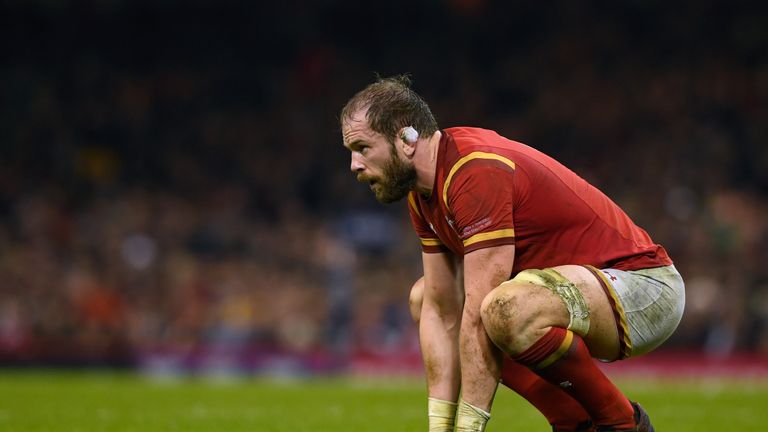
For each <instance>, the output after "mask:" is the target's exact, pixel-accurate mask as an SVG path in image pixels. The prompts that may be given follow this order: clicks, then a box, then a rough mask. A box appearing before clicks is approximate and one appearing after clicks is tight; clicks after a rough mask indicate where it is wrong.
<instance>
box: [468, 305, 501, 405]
mask: <svg viewBox="0 0 768 432" xmlns="http://www.w3.org/2000/svg"><path fill="white" fill-rule="evenodd" d="M501 358H502V357H501V351H500V350H499V349H498V348H497V347H496V346H495V345H494V344H493V342H491V340H490V339H489V338H488V336H487V334H486V333H485V328H484V327H483V325H482V322H481V321H480V319H479V318H475V319H472V317H468V316H466V314H465V317H464V319H463V320H462V325H461V335H460V359H461V398H462V400H463V401H465V402H468V403H470V404H471V405H473V406H475V407H477V408H480V409H482V410H485V411H489V412H490V410H491V405H492V403H493V397H494V395H495V393H496V387H497V385H498V382H499V376H500V375H501V362H502V360H501Z"/></svg>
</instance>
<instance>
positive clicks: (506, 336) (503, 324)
mask: <svg viewBox="0 0 768 432" xmlns="http://www.w3.org/2000/svg"><path fill="white" fill-rule="evenodd" d="M532 297H533V295H532V293H531V290H530V289H529V287H526V286H525V285H519V284H514V283H505V284H502V285H501V286H499V287H498V288H496V289H494V290H493V291H491V292H490V293H489V294H488V295H487V296H486V297H485V299H483V303H482V305H481V307H480V314H481V317H482V320H483V325H484V326H485V331H486V333H487V334H488V337H489V338H490V339H491V341H493V343H494V344H496V346H498V347H499V348H501V349H502V350H503V351H504V352H506V353H507V354H511V355H516V354H518V353H520V352H522V351H523V350H524V349H525V348H527V345H528V342H529V340H530V339H532V338H534V337H535V335H533V334H532V333H535V330H536V329H537V327H541V326H542V325H543V324H542V319H541V317H540V316H539V314H538V313H537V308H535V307H534V305H533V304H532Z"/></svg>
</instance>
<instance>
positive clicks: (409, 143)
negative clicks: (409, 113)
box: [397, 126, 419, 156]
mask: <svg viewBox="0 0 768 432" xmlns="http://www.w3.org/2000/svg"><path fill="white" fill-rule="evenodd" d="M397 135H398V137H399V138H400V141H401V143H402V144H401V145H402V149H403V153H405V155H406V156H413V153H414V152H415V151H416V142H417V141H418V140H419V132H418V131H416V129H414V128H413V126H406V127H404V128H402V129H400V131H399V132H398V134H397Z"/></svg>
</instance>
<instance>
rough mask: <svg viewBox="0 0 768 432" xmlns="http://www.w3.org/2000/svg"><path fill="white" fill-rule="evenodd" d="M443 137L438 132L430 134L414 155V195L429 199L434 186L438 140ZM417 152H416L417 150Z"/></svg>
mask: <svg viewBox="0 0 768 432" xmlns="http://www.w3.org/2000/svg"><path fill="white" fill-rule="evenodd" d="M442 136H443V134H442V132H440V131H439V130H438V131H436V132H435V133H433V134H432V136H431V137H429V139H428V140H427V142H426V143H425V144H426V145H425V146H423V147H422V148H421V149H419V150H422V151H419V152H418V153H417V155H416V158H415V160H414V165H415V167H416V188H415V191H416V193H418V194H420V195H422V196H424V197H429V196H431V195H432V188H433V187H434V186H435V175H436V173H437V154H438V151H439V148H440V139H441V137H442ZM417 151H418V150H417Z"/></svg>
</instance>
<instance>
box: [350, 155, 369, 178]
mask: <svg viewBox="0 0 768 432" xmlns="http://www.w3.org/2000/svg"><path fill="white" fill-rule="evenodd" d="M349 169H350V170H352V172H353V173H357V172H360V171H362V170H364V169H365V165H363V162H362V161H361V160H360V155H358V154H357V153H356V152H355V153H352V161H351V163H350V164H349Z"/></svg>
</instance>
